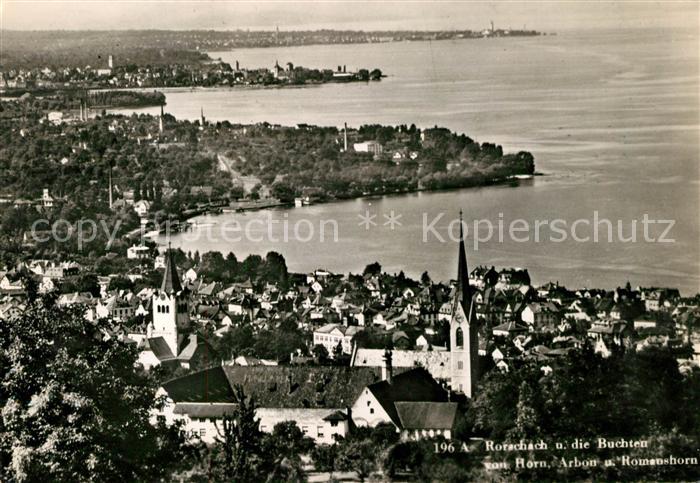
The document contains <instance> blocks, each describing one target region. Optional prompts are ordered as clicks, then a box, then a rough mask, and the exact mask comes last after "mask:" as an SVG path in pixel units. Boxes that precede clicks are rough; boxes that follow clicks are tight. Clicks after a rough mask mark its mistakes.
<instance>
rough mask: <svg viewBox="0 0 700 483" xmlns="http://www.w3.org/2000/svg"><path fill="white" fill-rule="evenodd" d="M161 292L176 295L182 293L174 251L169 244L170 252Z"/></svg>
mask: <svg viewBox="0 0 700 483" xmlns="http://www.w3.org/2000/svg"><path fill="white" fill-rule="evenodd" d="M160 291H161V292H165V293H167V294H175V293H178V292H181V291H182V284H181V283H180V277H179V276H178V274H177V267H176V266H175V260H173V251H172V249H171V248H170V244H169V243H168V252H167V254H166V256H165V273H164V274H163V283H161V285H160Z"/></svg>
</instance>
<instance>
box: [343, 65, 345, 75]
mask: <svg viewBox="0 0 700 483" xmlns="http://www.w3.org/2000/svg"><path fill="white" fill-rule="evenodd" d="M344 73H345V65H343V74H344Z"/></svg>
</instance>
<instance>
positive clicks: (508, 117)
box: [138, 31, 700, 293]
mask: <svg viewBox="0 0 700 483" xmlns="http://www.w3.org/2000/svg"><path fill="white" fill-rule="evenodd" d="M697 45H698V35H697V32H689V31H601V32H594V31H590V32H575V33H563V34H560V35H557V36H546V37H539V38H524V39H488V40H487V39H484V40H457V41H439V42H413V43H410V42H405V43H389V44H366V45H333V46H311V47H297V48H271V49H246V50H239V51H235V52H215V53H212V54H211V55H212V56H213V57H221V58H222V59H224V60H225V61H227V62H230V63H234V62H235V60H238V61H239V62H240V64H241V66H242V67H246V66H248V67H258V66H272V65H274V62H275V61H276V60H279V62H280V64H283V63H286V62H288V61H290V62H293V63H294V64H295V65H303V66H306V67H318V68H332V67H333V66H337V65H339V64H340V65H343V64H345V65H347V67H348V69H352V70H354V69H356V68H361V67H367V68H374V67H378V68H380V69H381V70H382V71H383V72H384V73H386V74H387V75H388V77H386V78H385V79H383V80H382V81H381V82H375V83H369V84H359V83H358V84H350V85H338V84H330V85H323V86H316V87H305V88H284V89H279V88H243V89H240V88H238V89H236V88H234V89H215V90H201V89H200V90H187V89H185V90H170V91H167V102H168V105H167V108H166V109H167V112H170V113H171V114H173V115H175V116H176V117H177V118H191V119H195V118H198V117H199V112H200V107H201V108H203V109H204V113H205V116H206V117H207V119H208V120H210V121H216V120H224V119H228V120H230V121H232V122H240V123H251V122H259V121H268V122H271V123H279V124H286V125H295V124H297V123H309V124H319V125H336V126H341V125H342V123H343V122H347V123H348V125H350V126H359V125H360V124H367V123H384V124H411V123H415V124H416V125H418V126H419V127H430V126H433V125H440V126H445V127H448V128H451V129H453V130H456V131H460V132H464V133H466V134H468V135H469V136H471V137H472V138H474V139H476V140H477V141H480V142H485V141H489V142H495V143H498V144H501V145H503V146H504V149H505V150H520V149H524V150H528V151H531V152H532V153H533V154H534V156H535V161H536V165H537V170H538V171H540V172H543V173H545V174H546V176H543V177H538V178H536V179H535V180H533V181H529V182H524V183H521V185H520V186H519V187H517V188H510V187H492V188H483V189H468V190H460V191H451V192H440V193H420V194H411V195H402V196H389V197H383V198H380V199H362V200H353V201H344V202H337V203H330V204H325V205H316V206H310V207H304V208H296V209H289V210H270V211H268V212H260V213H248V214H245V215H242V214H224V215H220V216H217V217H205V218H204V219H201V220H200V221H201V222H202V223H215V224H214V225H206V226H201V227H200V228H198V229H197V231H198V232H199V233H200V234H201V235H202V237H200V239H199V240H197V241H186V240H185V239H184V238H183V237H191V236H192V234H187V235H178V236H175V237H173V245H174V246H183V248H184V249H186V250H195V249H198V250H199V251H200V252H202V251H206V250H213V249H217V250H221V251H224V252H228V251H233V252H234V253H235V254H236V255H237V256H238V257H239V258H242V257H244V256H245V255H247V254H248V253H260V254H264V253H265V252H267V251H268V250H276V251H278V252H280V253H282V254H283V255H284V256H285V258H286V260H287V263H288V265H289V267H290V269H292V270H295V271H308V270H311V269H314V268H317V267H324V268H327V269H329V270H332V271H338V272H347V271H359V270H362V268H363V267H364V266H365V265H366V264H367V263H369V262H372V261H375V260H377V261H379V262H380V263H381V264H382V266H383V267H384V268H385V269H386V270H388V271H390V272H397V271H399V270H402V269H403V270H404V271H405V272H406V273H407V274H410V275H412V276H418V275H419V274H420V273H422V272H423V271H424V270H428V271H429V272H430V274H431V275H432V276H433V278H435V279H443V280H446V279H449V278H453V277H454V276H455V275H456V274H455V270H456V251H457V246H456V244H455V243H454V242H453V241H451V240H449V239H446V240H445V242H441V241H440V239H439V237H438V236H435V234H434V232H430V231H429V232H428V237H427V240H425V241H424V240H423V231H424V230H423V225H424V223H423V219H424V218H423V217H424V216H425V217H426V219H427V221H428V223H430V222H431V221H433V220H434V219H435V217H436V216H438V215H439V213H442V212H444V213H445V215H444V217H443V218H441V219H440V220H439V221H438V222H437V223H436V224H435V225H434V226H435V227H436V231H437V232H438V233H439V234H440V235H442V237H443V238H445V237H446V235H447V231H446V230H447V228H448V225H449V223H450V221H452V220H454V219H455V218H456V217H457V212H458V211H459V209H462V210H464V213H465V221H467V222H468V223H469V225H470V229H471V227H472V225H471V223H472V221H473V220H474V219H489V220H491V221H492V223H493V224H494V225H497V223H498V221H499V214H502V215H501V217H500V218H502V220H503V222H504V224H505V232H506V233H505V235H506V236H505V237H504V239H503V241H499V240H498V239H497V238H495V239H493V240H491V241H490V242H485V243H482V244H480V245H479V246H478V249H477V250H475V249H474V247H473V244H472V243H471V242H472V241H473V236H472V235H473V234H472V233H471V232H470V233H469V234H468V237H469V238H470V248H469V253H468V258H469V263H470V265H471V266H474V265H476V264H488V265H496V266H497V267H498V266H521V267H527V268H528V269H529V270H530V273H531V276H532V277H533V280H534V282H535V283H543V282H546V281H549V280H553V281H554V280H558V281H560V282H562V283H565V284H567V285H569V286H571V287H580V286H600V287H607V288H612V287H615V286H618V285H623V284H624V283H625V282H626V281H627V280H629V281H630V282H631V283H632V284H633V285H637V284H641V285H668V286H675V287H679V288H680V289H681V290H682V291H683V292H684V293H690V292H693V293H694V292H697V291H699V290H700V229H699V226H700V225H699V223H698V220H699V219H700V217H699V214H700V213H699V211H700V196H699V194H700V182H699V179H700V177H699V164H700V163H699V154H698V153H699V150H700V142H699V135H700V121H699V105H700V104H699V96H698V92H699V89H700V79H699V74H698V72H699V66H698V48H697ZM157 111H158V109H157V108H148V109H141V110H139V111H138V112H151V113H154V114H155V113H157ZM367 210H369V212H370V214H376V215H377V218H376V219H374V221H375V222H379V223H378V225H377V226H371V227H370V229H369V230H366V229H365V228H364V227H362V226H358V222H360V221H361V219H360V218H359V217H358V215H359V214H364V213H365V212H366V211H367ZM392 210H393V211H394V213H395V214H396V215H398V214H400V215H401V218H400V219H399V221H400V222H401V223H402V224H401V225H400V226H398V225H396V226H394V229H393V230H392V229H391V227H390V226H388V225H387V226H384V225H383V223H384V222H386V221H387V220H386V218H384V217H383V215H384V214H386V215H389V214H390V213H391V211H392ZM594 212H597V213H598V218H606V219H609V220H612V222H613V224H615V226H614V232H615V233H614V234H613V235H614V236H613V239H614V240H613V242H608V241H607V226H606V225H604V224H603V225H600V227H599V232H600V233H599V235H600V234H602V235H601V236H600V237H599V241H598V242H595V241H593V240H589V241H575V240H573V239H572V238H571V230H570V227H571V225H572V224H573V223H574V222H575V221H576V220H578V219H584V220H588V222H589V223H593V221H594ZM645 214H646V215H647V216H648V218H649V219H652V220H675V225H674V226H673V228H672V229H671V230H670V232H669V233H668V234H667V236H666V237H665V238H666V239H673V240H675V241H673V242H670V243H659V242H648V241H644V238H643V228H642V220H643V217H644V215H645ZM268 216H271V217H272V219H273V220H278V221H280V222H284V221H287V222H288V224H289V226H290V227H293V226H294V225H295V224H297V226H298V227H299V228H300V230H299V235H300V238H305V236H306V234H307V233H308V229H309V227H308V226H307V225H306V223H307V222H301V223H302V225H299V224H298V222H299V220H301V219H302V218H303V219H308V220H310V223H311V224H312V225H313V226H314V229H315V232H316V233H315V237H314V239H313V241H311V242H302V241H300V240H299V239H298V238H299V237H295V236H294V233H291V234H290V235H289V240H288V241H287V242H284V241H277V242H275V241H273V240H277V239H280V238H281V237H282V231H283V228H284V226H283V223H279V224H275V225H273V226H272V229H271V232H270V233H271V234H272V236H271V237H270V236H269V233H267V228H264V229H262V228H260V227H261V225H260V224H259V223H258V222H254V223H253V224H250V225H247V226H249V228H250V229H252V230H254V231H255V233H257V234H259V235H261V238H262V240H261V241H252V240H250V239H249V240H248V241H238V242H232V241H226V240H224V239H223V236H222V233H221V232H220V229H221V226H222V224H225V223H227V222H231V221H233V220H236V221H238V222H240V223H241V224H243V226H246V223H248V222H250V220H254V219H259V220H266V219H267V218H268ZM518 218H521V219H523V220H525V221H526V222H527V223H529V224H530V225H531V226H530V231H529V232H528V233H527V234H528V235H529V241H525V242H521V241H516V240H513V239H511V238H510V237H508V236H507V235H508V226H509V223H510V222H511V221H512V220H515V219H518ZM557 218H560V219H562V220H564V222H566V224H567V227H569V228H568V233H569V236H568V237H567V238H568V239H567V240H565V241H553V240H552V237H554V239H555V240H558V239H560V238H561V237H560V236H559V235H552V232H551V231H547V229H546V228H543V229H542V230H541V234H540V240H539V241H535V240H534V229H533V228H532V226H533V225H534V223H535V221H536V220H540V222H542V220H546V221H548V222H551V221H552V220H554V219H557ZM322 220H336V221H337V223H338V235H339V237H338V238H339V239H338V241H337V242H333V241H329V240H328V239H327V238H326V240H325V241H323V242H322V241H320V240H319V238H318V231H319V227H320V223H321V221H322ZM617 220H621V223H622V225H623V231H624V233H623V235H624V236H625V237H628V236H629V233H630V230H631V224H632V222H633V220H637V224H638V226H637V234H638V236H637V241H636V242H620V241H615V240H618V237H617V226H616V225H617ZM544 226H547V225H544ZM577 226H578V230H577V236H578V237H579V239H585V238H586V236H587V235H588V236H590V237H591V238H592V234H593V230H592V228H591V227H590V226H589V225H587V224H586V222H585V221H583V222H581V223H579V225H577ZM663 226H665V225H663ZM663 226H662V225H661V224H655V225H651V227H652V228H650V233H649V235H650V238H657V237H658V236H659V235H660V234H661V232H662V231H664V230H663V229H662V228H663ZM326 227H330V225H326ZM453 227H454V226H453ZM208 231H211V232H212V236H211V237H209V238H211V239H209V240H207V239H204V238H206V237H204V234H205V232H208ZM251 233H252V232H251ZM485 234H486V233H482V236H485ZM515 236H516V238H518V239H519V240H521V239H523V238H524V237H525V233H516V235H515ZM253 238H255V239H256V240H257V239H258V237H257V236H254V237H253ZM233 239H235V236H234V237H233Z"/></svg>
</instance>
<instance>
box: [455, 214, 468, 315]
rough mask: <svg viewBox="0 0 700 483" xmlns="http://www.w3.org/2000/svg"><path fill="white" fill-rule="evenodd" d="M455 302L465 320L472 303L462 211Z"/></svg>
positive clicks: (460, 215)
mask: <svg viewBox="0 0 700 483" xmlns="http://www.w3.org/2000/svg"><path fill="white" fill-rule="evenodd" d="M455 302H459V303H461V304H462V309H464V313H465V315H466V316H467V318H469V317H470V315H471V314H470V309H471V302H472V293H471V287H470V286H469V269H468V268H467V253H466V251H465V249H464V233H463V230H462V210H459V260H458V262H457V287H456V291H455Z"/></svg>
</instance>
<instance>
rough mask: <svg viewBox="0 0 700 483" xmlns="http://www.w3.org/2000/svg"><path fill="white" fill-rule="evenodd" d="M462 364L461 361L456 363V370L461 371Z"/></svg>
mask: <svg viewBox="0 0 700 483" xmlns="http://www.w3.org/2000/svg"><path fill="white" fill-rule="evenodd" d="M463 368H464V363H463V362H462V361H457V369H463Z"/></svg>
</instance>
